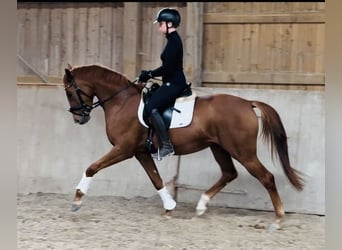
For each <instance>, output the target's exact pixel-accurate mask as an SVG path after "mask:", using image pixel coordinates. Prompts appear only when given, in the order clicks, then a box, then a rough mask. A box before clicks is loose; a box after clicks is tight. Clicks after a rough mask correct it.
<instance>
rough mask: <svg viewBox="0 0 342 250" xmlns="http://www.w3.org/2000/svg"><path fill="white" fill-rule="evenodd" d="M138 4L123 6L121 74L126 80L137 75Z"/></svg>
mask: <svg viewBox="0 0 342 250" xmlns="http://www.w3.org/2000/svg"><path fill="white" fill-rule="evenodd" d="M139 9H140V3H137V2H125V4H124V16H123V18H124V23H123V26H124V30H123V44H124V47H123V72H124V74H125V75H126V76H127V77H128V78H131V79H133V78H135V76H137V74H138V70H140V69H138V68H137V66H138V64H137V60H138V50H137V48H138V37H139V36H140V29H138V27H140V26H139V23H140V18H139V13H140V11H139Z"/></svg>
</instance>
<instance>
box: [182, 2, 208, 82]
mask: <svg viewBox="0 0 342 250" xmlns="http://www.w3.org/2000/svg"><path fill="white" fill-rule="evenodd" d="M202 16H203V3H201V2H188V4H187V13H186V17H187V18H186V24H185V26H186V38H185V39H183V40H184V41H185V44H184V45H185V46H184V52H185V53H184V73H185V75H186V78H187V80H188V81H189V82H191V83H192V84H193V86H200V85H201V71H200V70H201V65H202V40H203V24H202V22H203V20H202Z"/></svg>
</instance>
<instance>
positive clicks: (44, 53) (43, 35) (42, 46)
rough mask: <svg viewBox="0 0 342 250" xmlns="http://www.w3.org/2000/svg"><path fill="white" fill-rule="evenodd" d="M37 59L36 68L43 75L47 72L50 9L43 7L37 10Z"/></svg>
mask: <svg viewBox="0 0 342 250" xmlns="http://www.w3.org/2000/svg"><path fill="white" fill-rule="evenodd" d="M37 18H38V34H39V53H38V56H39V59H38V60H37V68H38V69H39V71H40V72H41V73H42V74H43V75H48V71H49V42H50V41H49V38H50V29H49V25H50V9H49V8H46V7H43V8H41V9H39V10H38V16H37Z"/></svg>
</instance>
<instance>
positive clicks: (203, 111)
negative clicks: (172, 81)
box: [63, 65, 304, 228]
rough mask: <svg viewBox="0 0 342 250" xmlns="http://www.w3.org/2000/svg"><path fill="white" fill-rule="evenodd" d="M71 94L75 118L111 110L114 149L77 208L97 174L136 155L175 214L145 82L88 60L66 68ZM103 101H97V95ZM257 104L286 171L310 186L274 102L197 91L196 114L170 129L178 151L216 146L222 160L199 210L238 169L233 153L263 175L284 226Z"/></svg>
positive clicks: (88, 175) (90, 172)
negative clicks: (293, 160)
mask: <svg viewBox="0 0 342 250" xmlns="http://www.w3.org/2000/svg"><path fill="white" fill-rule="evenodd" d="M63 82H64V87H65V91H66V95H67V99H68V102H69V105H70V110H69V111H70V112H71V113H72V116H73V119H74V122H75V123H78V124H85V123H87V122H88V121H89V119H90V112H91V110H92V109H93V108H95V107H97V106H101V107H102V108H103V111H104V113H105V123H106V132H107V136H108V139H109V141H110V143H111V144H112V145H113V147H112V149H111V150H110V151H109V152H108V153H107V154H105V155H104V156H103V157H101V158H100V159H99V160H97V161H95V162H94V163H92V164H91V165H90V166H89V167H88V168H87V169H86V170H85V172H84V173H83V175H82V178H81V180H80V182H79V184H78V186H77V187H76V194H75V197H74V200H73V203H72V208H71V210H72V211H76V210H78V209H79V208H80V207H81V204H82V201H81V198H82V197H83V196H84V195H85V194H86V192H87V190H88V187H89V184H90V182H91V180H92V178H93V176H94V175H95V174H96V173H97V172H99V171H100V170H101V169H104V168H106V167H109V166H111V165H113V164H115V163H118V162H121V161H124V160H126V159H129V158H131V157H133V156H134V157H135V158H136V159H137V160H138V161H139V162H140V164H141V165H142V167H143V168H144V170H145V171H146V173H147V175H148V176H149V178H150V179H151V181H152V184H153V185H154V187H155V188H156V190H157V192H158V194H159V195H160V198H161V200H162V202H163V207H164V209H165V210H166V212H165V215H168V216H170V215H171V211H172V210H173V209H174V208H175V206H176V202H175V201H174V199H173V197H172V196H171V195H170V194H169V192H168V190H167V189H166V187H165V186H164V184H163V180H162V178H161V177H160V175H159V172H158V169H157V167H156V165H155V162H154V160H153V158H152V157H151V153H150V152H148V151H147V150H146V147H145V141H146V138H147V136H148V129H147V128H146V127H144V126H143V125H142V124H141V123H140V122H139V120H138V115H137V111H138V105H139V102H140V100H141V92H142V89H143V87H144V86H143V85H141V84H134V83H133V82H131V81H129V80H128V79H127V78H126V77H125V76H124V75H122V74H120V73H118V72H115V71H113V70H111V69H109V68H106V67H103V66H100V65H84V66H79V67H74V68H72V67H71V65H68V67H67V68H66V69H65V75H64V77H63ZM95 96H96V97H97V99H98V101H97V102H96V103H93V99H94V97H95ZM254 108H258V109H259V110H260V111H261V121H262V130H261V133H262V135H263V137H264V139H265V140H266V141H267V142H268V143H270V144H271V153H272V156H273V154H276V153H277V154H276V155H277V156H278V159H279V160H280V163H281V165H282V168H283V170H284V173H285V175H286V176H287V178H288V180H289V181H290V183H291V184H292V185H293V186H294V187H295V188H296V189H297V190H298V191H300V190H302V189H303V186H304V181H303V178H302V177H301V173H300V172H299V171H297V170H295V169H294V168H292V167H291V165H290V160H289V156H288V145H287V136H286V132H285V129H284V126H283V124H282V121H281V118H280V117H279V115H278V113H277V112H276V110H275V109H274V108H272V107H271V106H270V105H268V104H266V103H263V102H260V101H250V100H245V99H243V98H240V97H237V96H232V95H227V94H216V95H208V96H201V97H197V99H196V102H195V107H194V114H193V120H192V121H191V123H190V125H189V126H187V127H183V128H177V129H170V130H169V134H170V138H171V141H172V143H173V146H174V150H175V155H185V154H191V153H194V152H197V151H199V150H202V149H205V148H207V147H210V149H211V151H212V153H213V155H214V158H215V160H216V161H217V163H218V165H219V166H220V169H221V172H222V176H221V178H220V179H219V180H218V181H217V182H216V183H215V184H214V185H213V186H212V187H210V188H209V189H208V190H207V191H205V192H204V193H203V194H202V195H201V198H200V200H199V201H198V204H197V207H196V212H197V215H201V214H203V213H204V212H205V211H206V209H207V203H208V202H209V201H210V199H212V198H213V197H214V196H215V195H216V194H217V193H218V192H219V191H220V190H221V189H222V188H223V187H225V186H226V185H227V184H228V183H229V182H231V181H232V180H234V179H235V178H237V176H238V174H237V171H236V169H235V166H234V164H233V160H232V158H234V159H236V160H237V161H239V162H240V163H241V164H242V165H243V166H244V167H245V168H246V169H247V170H248V172H249V173H250V174H251V175H252V176H254V177H255V178H256V179H258V180H259V181H260V183H261V184H262V185H263V186H264V187H265V188H266V190H267V191H268V193H269V195H270V198H271V200H272V203H273V206H274V209H275V217H276V218H275V223H273V224H271V225H273V226H275V227H276V228H279V222H280V219H281V218H282V217H283V216H284V213H285V212H284V209H283V205H282V202H281V199H280V197H279V194H278V191H277V187H276V184H275V180H274V176H273V174H272V173H270V172H269V171H268V170H267V169H266V168H265V166H264V165H263V164H262V163H261V162H260V160H259V159H258V157H257V136H258V131H259V128H258V127H259V124H258V117H257V116H256V114H255V112H254Z"/></svg>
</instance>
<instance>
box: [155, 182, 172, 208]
mask: <svg viewBox="0 0 342 250" xmlns="http://www.w3.org/2000/svg"><path fill="white" fill-rule="evenodd" d="M157 192H158V194H159V196H160V198H161V200H162V201H163V206H164V208H165V209H166V210H172V209H174V208H175V207H176V202H175V201H174V199H173V198H172V196H171V195H170V193H169V191H168V190H167V189H166V187H163V188H162V189H160V190H158V191H157Z"/></svg>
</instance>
